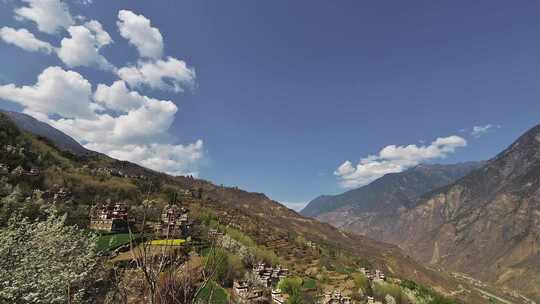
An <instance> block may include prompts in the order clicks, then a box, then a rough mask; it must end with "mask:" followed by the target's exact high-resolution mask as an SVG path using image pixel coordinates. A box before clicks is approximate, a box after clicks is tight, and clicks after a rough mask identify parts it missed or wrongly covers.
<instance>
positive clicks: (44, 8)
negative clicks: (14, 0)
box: [15, 0, 74, 34]
mask: <svg viewBox="0 0 540 304" xmlns="http://www.w3.org/2000/svg"><path fill="white" fill-rule="evenodd" d="M23 2H25V3H27V5H28V6H23V7H20V8H17V9H15V17H16V18H17V19H19V20H30V21H33V22H35V23H36V25H37V28H38V29H39V30H40V31H42V32H45V33H48V34H54V33H56V32H58V31H59V30H60V29H62V28H65V29H67V28H68V27H69V26H71V25H72V24H73V23H74V22H73V18H72V17H71V14H70V13H69V10H68V7H67V5H66V4H65V3H64V2H62V1H61V0H23Z"/></svg>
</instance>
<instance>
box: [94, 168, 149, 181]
mask: <svg viewBox="0 0 540 304" xmlns="http://www.w3.org/2000/svg"><path fill="white" fill-rule="evenodd" d="M87 168H88V167H87V166H86V168H85V169H87ZM90 174H92V175H101V176H116V177H123V178H133V179H146V176H144V175H143V174H128V173H126V172H124V171H122V170H120V169H115V168H104V167H99V168H95V169H90Z"/></svg>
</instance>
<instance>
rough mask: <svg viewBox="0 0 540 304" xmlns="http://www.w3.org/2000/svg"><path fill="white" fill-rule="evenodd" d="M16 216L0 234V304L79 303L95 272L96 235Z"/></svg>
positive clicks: (51, 220)
mask: <svg viewBox="0 0 540 304" xmlns="http://www.w3.org/2000/svg"><path fill="white" fill-rule="evenodd" d="M65 220H66V216H65V215H64V216H57V215H54V214H51V215H50V216H49V217H48V218H47V219H46V220H44V221H30V220H28V219H26V218H22V217H21V216H16V217H13V218H11V219H10V221H9V224H8V226H7V227H6V228H4V229H0V302H1V303H81V302H83V301H84V295H85V293H86V292H87V291H88V290H87V289H86V288H87V287H88V286H89V283H90V281H91V278H92V276H93V274H94V271H95V269H96V267H97V258H96V253H95V252H96V250H95V246H96V236H94V235H90V234H88V233H87V232H85V231H82V230H80V229H78V228H77V227H75V226H66V225H65Z"/></svg>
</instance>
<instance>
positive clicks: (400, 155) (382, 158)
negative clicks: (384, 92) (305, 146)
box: [334, 135, 467, 188]
mask: <svg viewBox="0 0 540 304" xmlns="http://www.w3.org/2000/svg"><path fill="white" fill-rule="evenodd" d="M466 145H467V141H466V140H465V139H463V138H462V137H459V136H455V135H453V136H449V137H440V138H437V139H436V140H435V141H433V142H432V143H431V144H430V145H428V146H425V145H423V146H417V145H407V146H396V145H390V146H386V147H384V148H383V149H382V150H381V151H379V153H378V154H377V155H370V156H368V157H365V158H362V159H360V162H359V163H358V164H357V165H356V166H354V165H353V164H352V163H351V162H350V161H346V162H344V163H343V164H341V166H339V167H338V168H337V170H336V171H335V172H334V174H335V175H336V176H338V177H339V178H340V183H341V185H342V186H343V187H344V188H355V187H360V186H363V185H367V184H369V183H371V182H372V181H374V180H375V179H377V178H379V177H382V176H383V175H385V174H388V173H396V172H401V171H403V170H405V169H407V168H410V167H413V166H416V165H418V164H420V163H422V162H425V161H429V160H433V159H438V158H445V157H446V156H447V155H448V154H450V153H454V152H455V151H456V149H457V148H460V147H465V146H466Z"/></svg>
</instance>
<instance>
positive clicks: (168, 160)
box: [87, 140, 204, 176]
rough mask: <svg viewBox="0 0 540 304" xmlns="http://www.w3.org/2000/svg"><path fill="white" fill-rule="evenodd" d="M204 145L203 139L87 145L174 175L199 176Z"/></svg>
mask: <svg viewBox="0 0 540 304" xmlns="http://www.w3.org/2000/svg"><path fill="white" fill-rule="evenodd" d="M203 146H204V144H203V141H202V140H197V141H196V142H195V143H191V144H187V145H171V144H157V143H154V144H143V145H141V144H139V145H125V146H118V145H100V144H94V143H93V144H89V145H87V148H89V149H92V150H97V151H102V152H104V153H106V154H108V155H109V156H111V157H114V158H118V159H125V160H129V161H132V162H135V163H138V164H141V165H142V166H145V167H147V168H151V169H154V170H157V171H161V172H167V173H169V174H172V175H194V176H197V175H198V172H197V169H198V168H197V165H198V163H199V162H200V160H201V159H203V157H204V149H203Z"/></svg>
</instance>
